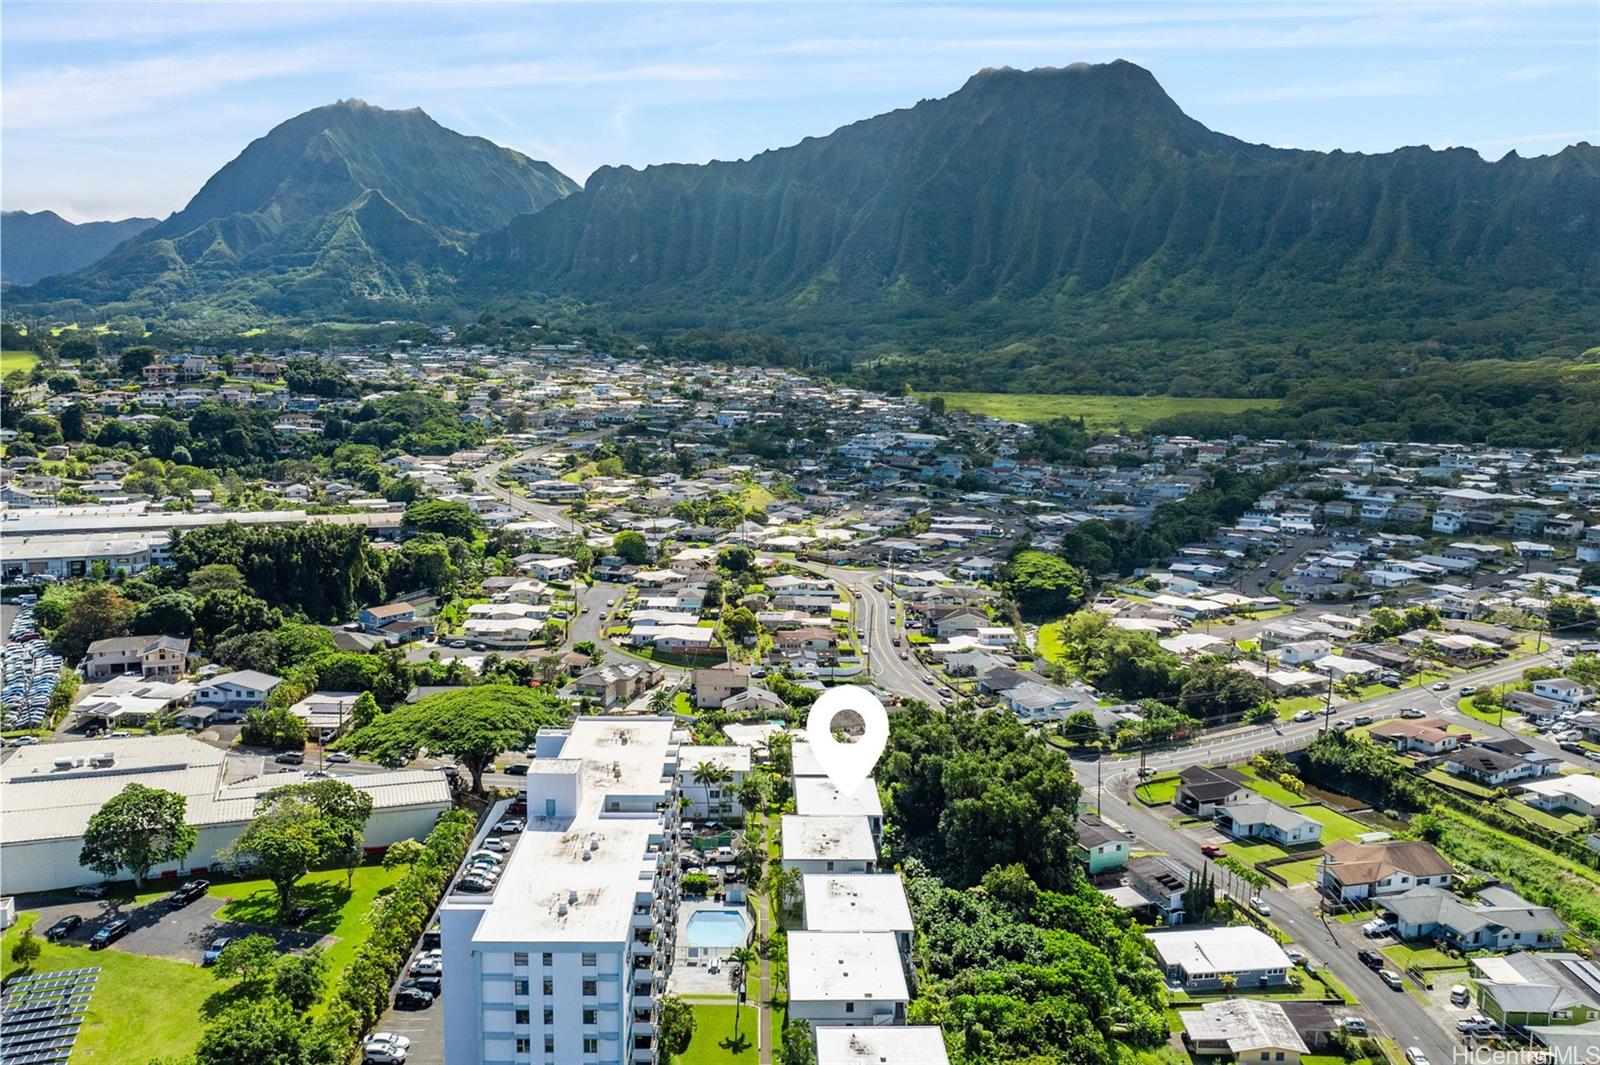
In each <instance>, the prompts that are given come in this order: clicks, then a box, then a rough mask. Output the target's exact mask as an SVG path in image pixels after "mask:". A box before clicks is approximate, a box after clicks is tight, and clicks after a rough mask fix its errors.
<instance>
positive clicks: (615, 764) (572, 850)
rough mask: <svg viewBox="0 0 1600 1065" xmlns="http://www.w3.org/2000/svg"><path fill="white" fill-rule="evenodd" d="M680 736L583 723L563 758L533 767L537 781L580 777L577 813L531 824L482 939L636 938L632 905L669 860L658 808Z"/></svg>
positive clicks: (664, 727)
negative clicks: (674, 738) (663, 855)
mask: <svg viewBox="0 0 1600 1065" xmlns="http://www.w3.org/2000/svg"><path fill="white" fill-rule="evenodd" d="M672 730H673V722H672V719H670V718H658V717H634V718H614V717H610V718H601V717H580V718H578V719H577V720H576V721H574V722H573V725H572V729H571V733H570V735H568V737H567V739H566V742H565V744H564V745H563V746H562V749H561V756H560V757H559V758H548V759H535V760H534V761H533V763H532V764H531V766H530V775H531V774H534V773H537V774H539V775H541V776H544V775H556V776H562V775H566V776H575V778H576V781H577V786H578V796H577V806H576V814H575V816H572V817H539V816H532V817H529V819H528V825H527V828H526V829H525V830H524V831H523V833H522V838H521V839H520V840H518V841H517V844H516V846H515V848H514V849H513V850H512V852H511V856H510V858H509V860H508V861H507V862H506V871H505V873H504V875H503V876H502V877H501V878H500V882H499V884H498V885H496V887H495V890H494V892H493V894H492V895H490V896H488V897H487V900H486V903H484V902H480V903H478V904H479V905H486V909H485V911H484V914H483V918H482V920H480V921H479V922H478V927H477V931H476V933H475V934H474V936H473V940H474V942H478V943H504V944H516V943H555V942H569V943H574V944H577V943H596V944H611V943H621V942H625V941H626V940H627V939H628V938H629V936H630V935H631V931H630V929H631V924H632V921H633V907H634V902H635V900H636V898H637V897H638V895H639V893H640V892H648V891H650V890H651V888H652V885H653V881H654V878H655V874H656V868H657V864H658V862H659V861H661V850H662V849H663V846H664V838H665V828H664V825H663V814H662V812H661V811H660V810H658V809H657V808H656V807H657V804H659V803H662V802H665V801H666V800H667V799H668V798H669V797H670V795H671V793H672V783H671V773H672V770H673V761H672ZM532 805H533V804H532V803H530V807H531V806H532ZM529 813H530V814H533V813H536V811H535V810H533V809H531V808H530V810H529ZM449 899H450V902H452V903H455V904H459V905H472V904H473V901H474V900H473V899H472V897H471V896H465V897H463V896H460V895H452V896H450V897H449Z"/></svg>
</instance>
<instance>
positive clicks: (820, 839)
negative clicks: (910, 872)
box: [782, 814, 878, 862]
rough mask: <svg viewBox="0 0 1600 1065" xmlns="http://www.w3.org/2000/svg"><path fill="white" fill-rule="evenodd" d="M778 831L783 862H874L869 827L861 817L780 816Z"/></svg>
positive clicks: (875, 852)
mask: <svg viewBox="0 0 1600 1065" xmlns="http://www.w3.org/2000/svg"><path fill="white" fill-rule="evenodd" d="M782 831H783V860H784V861H786V862H795V861H799V862H805V861H811V862H815V861H832V862H853V861H855V862H859V861H868V862H871V861H877V859H878V848H877V846H876V845H875V844H874V843H873V841H872V828H871V826H869V825H868V824H867V819H866V818H865V817H859V816H857V817H801V816H800V815H798V814H784V815H783V828H782Z"/></svg>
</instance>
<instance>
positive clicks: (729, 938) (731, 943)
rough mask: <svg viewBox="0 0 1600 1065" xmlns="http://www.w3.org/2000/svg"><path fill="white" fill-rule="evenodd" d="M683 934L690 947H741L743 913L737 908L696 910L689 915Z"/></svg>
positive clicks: (742, 941)
mask: <svg viewBox="0 0 1600 1065" xmlns="http://www.w3.org/2000/svg"><path fill="white" fill-rule="evenodd" d="M683 934H684V939H685V940H686V942H687V943H688V945H689V946H690V947H698V948H701V949H705V948H707V947H742V946H744V942H745V921H744V914H742V913H740V912H739V911H738V910H696V911H695V912H694V913H691V914H690V915H689V921H688V923H687V924H686V925H684V929H683Z"/></svg>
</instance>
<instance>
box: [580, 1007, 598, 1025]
mask: <svg viewBox="0 0 1600 1065" xmlns="http://www.w3.org/2000/svg"><path fill="white" fill-rule="evenodd" d="M583 1023H584V1024H599V1023H600V1011H599V1010H597V1009H595V1008H594V1007H593V1006H585V1007H584V1008H583Z"/></svg>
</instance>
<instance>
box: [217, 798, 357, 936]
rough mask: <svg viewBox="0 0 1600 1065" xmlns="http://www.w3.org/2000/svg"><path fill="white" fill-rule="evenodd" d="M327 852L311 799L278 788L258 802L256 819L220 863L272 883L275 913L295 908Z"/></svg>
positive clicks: (325, 836)
mask: <svg viewBox="0 0 1600 1065" xmlns="http://www.w3.org/2000/svg"><path fill="white" fill-rule="evenodd" d="M330 846H331V842H330V838H329V832H328V826H327V825H326V824H325V823H324V822H323V818H322V814H321V812H320V811H319V810H318V809H317V808H316V806H314V805H313V804H312V802H311V800H310V799H309V797H307V796H305V795H304V794H302V793H300V792H298V791H296V790H295V789H293V788H278V789H276V790H275V791H271V792H268V793H267V794H266V795H263V796H262V797H261V798H260V799H258V800H257V801H256V811H255V816H254V817H252V818H251V819H250V823H249V824H247V825H246V826H245V828H244V831H243V832H241V833H240V834H239V838H238V839H236V840H234V841H233V843H231V844H230V845H229V846H227V847H226V848H224V849H223V850H222V851H221V852H219V853H218V857H219V858H220V859H221V860H222V861H224V862H226V863H227V864H228V865H230V866H231V867H233V869H234V870H235V871H236V872H237V871H242V870H249V871H250V872H253V873H256V874H257V875H260V876H263V877H265V878H266V879H268V880H269V881H271V882H272V886H273V887H274V888H275V889H276V890H277V892H278V911H279V912H280V913H285V912H287V911H288V910H289V907H290V906H291V905H292V904H293V902H294V888H295V885H296V884H298V883H299V882H300V880H301V878H303V877H304V876H305V875H306V874H307V873H309V872H310V871H311V869H312V866H314V865H316V864H317V862H318V861H319V860H320V859H322V858H323V857H324V856H325V855H326V854H327V853H328V851H329V849H330Z"/></svg>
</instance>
